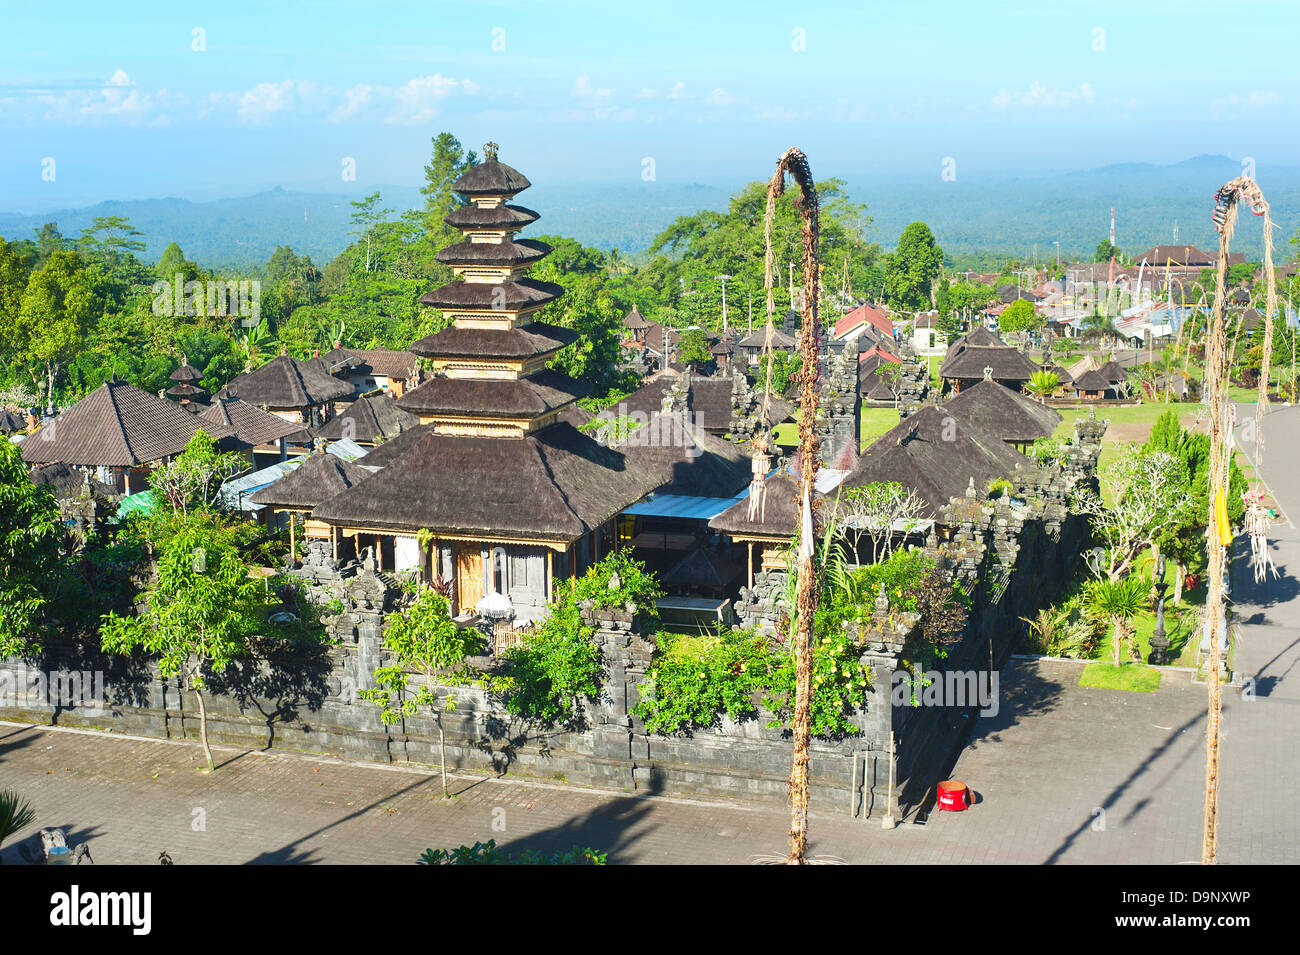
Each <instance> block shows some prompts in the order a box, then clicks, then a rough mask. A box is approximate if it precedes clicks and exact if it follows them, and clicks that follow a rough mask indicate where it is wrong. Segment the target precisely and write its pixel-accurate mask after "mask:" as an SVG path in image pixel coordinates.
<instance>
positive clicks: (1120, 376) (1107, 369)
mask: <svg viewBox="0 0 1300 955" xmlns="http://www.w3.org/2000/svg"><path fill="white" fill-rule="evenodd" d="M1097 374H1099V375H1101V376H1102V377H1103V378H1105V379H1106V380H1107V381H1109V382H1111V383H1112V384H1119V383H1120V382H1122V381H1128V372H1126V371H1125V370H1124V368H1123V366H1122V365H1120V363H1119V362H1117V361H1116V360H1115V359H1114V358H1112V359H1111V360H1110V361H1108V362H1106V364H1104V365H1102V366H1101V367H1100V368H1098V369H1097Z"/></svg>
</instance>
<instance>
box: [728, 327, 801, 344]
mask: <svg viewBox="0 0 1300 955" xmlns="http://www.w3.org/2000/svg"><path fill="white" fill-rule="evenodd" d="M798 344H799V342H798V341H797V340H796V339H795V337H794V336H793V335H788V334H786V333H785V332H783V331H781V329H779V328H773V329H772V347H773V348H794V347H795V346H796V345H798ZM740 347H741V348H766V347H767V329H766V328H760V329H759V330H758V331H756V332H753V333H752V334H750V335H748V336H747V337H745V338H744V339H742V340H741V342H740Z"/></svg>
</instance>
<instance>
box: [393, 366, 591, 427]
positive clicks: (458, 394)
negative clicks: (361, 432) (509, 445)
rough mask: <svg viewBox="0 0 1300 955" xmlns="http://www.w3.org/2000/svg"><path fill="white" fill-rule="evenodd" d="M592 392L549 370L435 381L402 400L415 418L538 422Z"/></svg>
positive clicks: (400, 402) (403, 405) (584, 386)
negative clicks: (520, 375) (445, 416)
mask: <svg viewBox="0 0 1300 955" xmlns="http://www.w3.org/2000/svg"><path fill="white" fill-rule="evenodd" d="M590 391H591V389H590V387H589V386H587V385H586V384H585V383H583V382H580V381H576V380H575V379H573V378H570V377H569V376H568V375H565V374H562V373H561V372H558V371H553V370H551V369H549V368H548V369H545V370H543V371H539V372H537V373H536V374H534V375H529V376H528V377H527V378H519V379H504V378H503V379H492V378H431V379H429V380H428V381H426V382H425V383H424V384H422V385H420V386H419V387H418V388H415V389H414V390H412V391H408V392H407V393H406V394H404V395H402V397H401V398H399V399H398V401H397V405H398V407H399V408H402V409H404V410H406V411H409V412H412V413H415V414H459V415H463V414H473V415H486V416H488V417H493V418H519V417H526V418H535V417H537V416H538V415H543V414H546V413H547V412H548V411H554V410H555V409H556V408H562V407H564V406H565V405H567V404H568V403H569V402H571V401H576V400H577V399H578V398H582V397H585V396H586V395H587V394H589V393H590Z"/></svg>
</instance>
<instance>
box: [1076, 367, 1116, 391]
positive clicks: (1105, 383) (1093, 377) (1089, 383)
mask: <svg viewBox="0 0 1300 955" xmlns="http://www.w3.org/2000/svg"><path fill="white" fill-rule="evenodd" d="M1115 384H1116V383H1115V382H1114V381H1111V379H1109V378H1107V377H1106V376H1105V375H1104V374H1102V373H1101V372H1100V371H1085V372H1084V373H1083V374H1082V375H1080V376H1079V377H1078V378H1076V379H1074V388H1075V389H1076V390H1077V391H1111V390H1112V389H1114V387H1115Z"/></svg>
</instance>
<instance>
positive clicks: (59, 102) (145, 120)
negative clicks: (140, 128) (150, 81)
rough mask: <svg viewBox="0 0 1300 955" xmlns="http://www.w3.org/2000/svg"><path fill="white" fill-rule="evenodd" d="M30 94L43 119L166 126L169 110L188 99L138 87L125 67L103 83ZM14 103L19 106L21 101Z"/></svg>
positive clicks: (170, 93)
mask: <svg viewBox="0 0 1300 955" xmlns="http://www.w3.org/2000/svg"><path fill="white" fill-rule="evenodd" d="M29 95H30V97H31V99H32V100H34V101H35V103H37V104H39V105H40V107H41V108H43V110H44V115H43V116H42V117H41V121H42V122H56V123H58V122H61V123H70V124H81V123H100V122H105V121H110V120H111V121H116V122H123V123H128V124H131V125H137V124H139V125H162V124H165V123H167V122H168V116H167V113H166V110H167V109H168V108H170V107H174V106H179V105H184V104H185V103H186V99H185V97H184V96H182V95H178V94H174V93H172V92H170V91H169V90H167V89H159V90H154V91H153V92H148V91H146V90H140V89H137V88H136V87H135V83H134V82H132V80H131V77H130V76H129V75H127V72H126V71H125V70H122V69H117V70H114V71H113V75H112V76H110V77H109V78H108V79H107V80H105V81H104V82H103V83H102V84H99V85H94V86H88V87H84V88H81V89H68V90H63V91H59V92H55V91H52V90H39V89H38V90H32V91H31V92H30V94H29ZM11 102H14V103H15V104H17V105H19V107H20V109H21V101H19V100H18V99H16V98H15V99H14V100H12V101H11Z"/></svg>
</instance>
